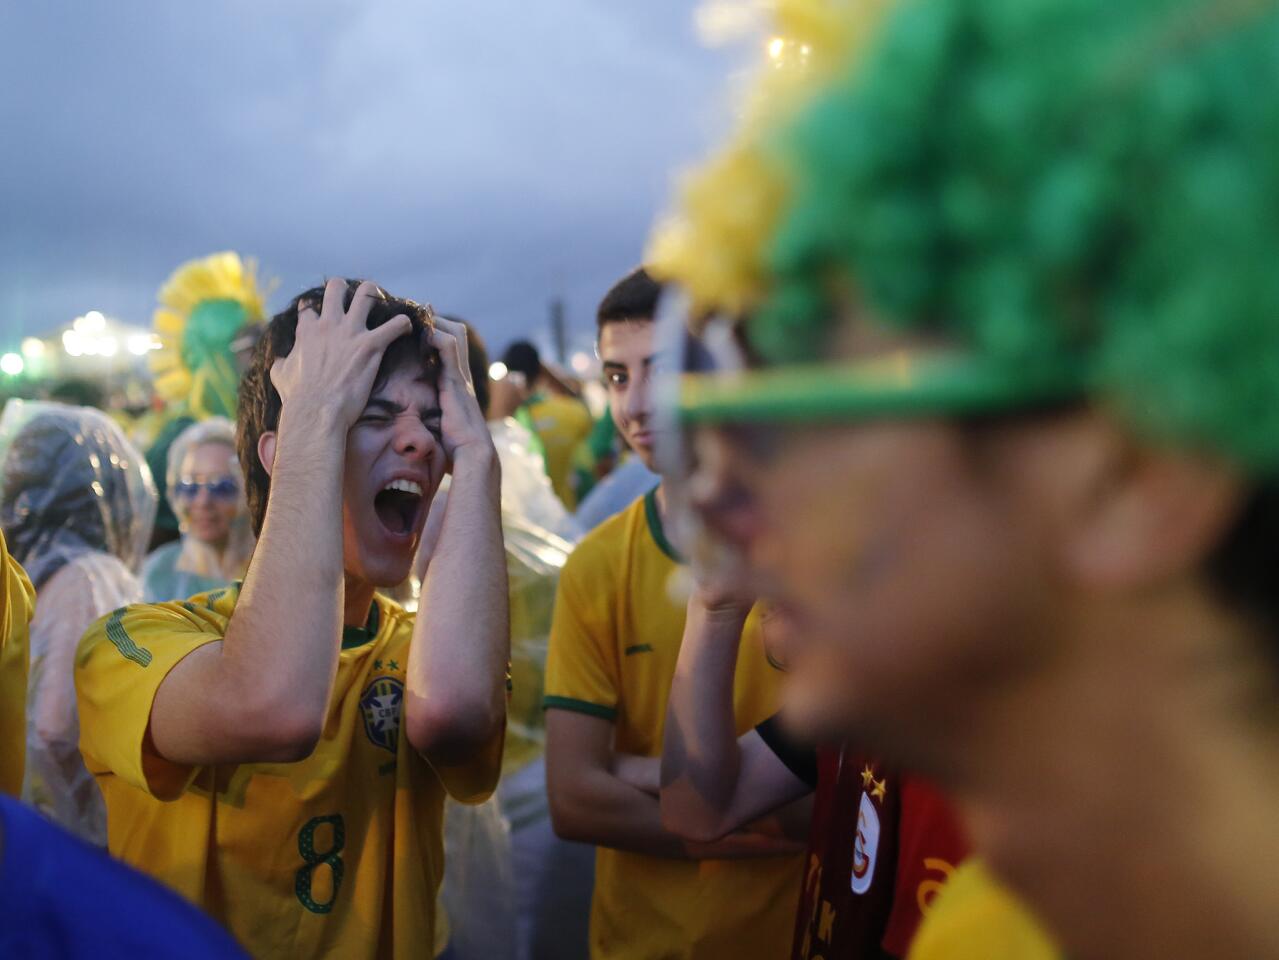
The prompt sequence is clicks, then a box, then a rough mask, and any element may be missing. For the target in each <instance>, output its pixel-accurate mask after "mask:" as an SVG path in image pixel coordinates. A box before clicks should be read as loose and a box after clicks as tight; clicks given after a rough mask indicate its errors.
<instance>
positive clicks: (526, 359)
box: [502, 340, 542, 387]
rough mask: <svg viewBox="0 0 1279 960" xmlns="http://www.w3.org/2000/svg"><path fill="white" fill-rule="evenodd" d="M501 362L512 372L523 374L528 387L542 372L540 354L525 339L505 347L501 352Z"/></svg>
mask: <svg viewBox="0 0 1279 960" xmlns="http://www.w3.org/2000/svg"><path fill="white" fill-rule="evenodd" d="M502 363H504V364H506V369H507V370H510V371H511V372H512V373H520V374H523V375H524V379H525V380H526V381H527V382H528V385H529V386H530V387H531V386H533V381H535V380H536V379H537V378H538V375H539V374H541V372H542V355H541V354H540V353H538V352H537V347H535V346H533V344H531V343H529V342H528V341H527V340H516V341H515V342H514V343H512V344H511V345H510V346H509V347H507V348H506V352H505V353H503V354H502Z"/></svg>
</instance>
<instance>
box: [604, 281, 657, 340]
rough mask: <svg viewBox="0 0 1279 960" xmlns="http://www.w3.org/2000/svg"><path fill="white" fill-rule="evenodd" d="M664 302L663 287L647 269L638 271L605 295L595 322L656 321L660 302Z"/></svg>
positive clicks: (618, 282)
mask: <svg viewBox="0 0 1279 960" xmlns="http://www.w3.org/2000/svg"><path fill="white" fill-rule="evenodd" d="M661 298H662V285H661V284H660V283H658V282H657V281H656V280H654V279H653V278H652V276H650V275H649V272H648V271H647V270H645V269H644V268H643V267H636V268H635V269H634V270H632V271H631V272H630V273H628V274H627V275H626V276H624V277H623V278H622V279H621V280H619V281H617V283H615V284H613V288H612V289H611V290H609V292H608V293H606V294H604V299H603V300H601V301H600V305H599V309H598V310H596V311H595V322H596V324H597V325H598V327H599V329H603V328H604V325H605V324H608V323H619V322H621V321H623V320H652V319H653V318H654V317H656V316H657V302H658V301H659V300H660V299H661Z"/></svg>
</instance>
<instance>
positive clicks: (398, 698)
mask: <svg viewBox="0 0 1279 960" xmlns="http://www.w3.org/2000/svg"><path fill="white" fill-rule="evenodd" d="M403 704H404V684H403V683H401V682H400V681H399V680H397V679H395V677H378V678H377V679H376V680H374V681H373V682H372V683H370V684H369V685H368V687H366V688H365V690H364V694H363V696H361V697H360V712H361V713H362V714H364V732H365V733H366V734H368V737H369V739H370V740H371V741H373V743H374V744H375V745H376V746H379V747H382V748H383V749H386V750H389V751H391V753H395V748H396V746H398V744H399V741H400V711H401V709H402V707H403Z"/></svg>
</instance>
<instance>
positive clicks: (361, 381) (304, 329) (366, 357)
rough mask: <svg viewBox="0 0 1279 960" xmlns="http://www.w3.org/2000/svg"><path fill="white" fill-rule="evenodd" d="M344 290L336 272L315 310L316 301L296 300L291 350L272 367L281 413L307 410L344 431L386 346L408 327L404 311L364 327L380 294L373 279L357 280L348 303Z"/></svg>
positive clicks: (366, 395)
mask: <svg viewBox="0 0 1279 960" xmlns="http://www.w3.org/2000/svg"><path fill="white" fill-rule="evenodd" d="M345 293H346V281H344V280H342V279H341V278H339V277H334V278H333V279H331V280H329V282H328V283H327V284H325V286H324V302H323V303H322V304H321V305H320V308H319V312H318V313H317V312H316V305H315V304H313V303H299V304H298V326H297V336H296V338H295V340H294V344H293V350H292V351H291V352H290V353H289V355H288V356H287V357H281V358H279V359H278V360H276V361H275V363H274V364H273V365H272V367H271V382H272V383H273V384H274V385H275V389H276V390H278V391H279V392H280V401H281V405H282V406H281V410H282V415H283V414H284V413H288V414H295V413H298V412H302V411H305V413H306V415H307V417H308V419H310V418H311V417H315V418H317V419H319V420H320V421H324V420H329V421H330V422H331V423H332V424H333V425H334V426H337V427H339V428H340V429H342V430H343V431H345V430H348V429H350V427H351V425H352V424H354V423H355V421H356V420H357V419H358V418H359V416H360V413H361V412H362V411H363V410H364V405H365V404H366V403H367V402H368V399H369V393H370V391H372V389H373V381H374V379H375V378H376V377H377V371H378V367H379V366H380V365H381V363H382V355H383V354H384V353H385V352H386V348H387V347H388V346H390V344H391V343H392V342H394V341H395V340H397V339H399V338H400V337H402V336H404V335H405V334H406V333H408V332H409V331H410V330H411V329H412V322H411V321H410V320H409V318H408V317H407V316H405V315H404V314H399V315H397V316H395V317H393V318H391V319H390V320H388V321H387V322H386V323H384V324H382V325H381V326H380V327H378V328H376V329H374V330H369V329H368V328H367V326H366V324H367V323H368V317H369V310H370V309H371V308H372V306H373V304H374V302H376V301H377V300H380V299H382V298H383V296H384V294H383V293H382V292H381V290H379V289H378V286H377V284H375V283H369V282H367V281H366V282H364V283H361V284H360V285H359V287H357V288H356V291H355V295H354V296H353V297H352V298H351V306H350V309H346V308H345V307H344V305H343V302H342V301H343V298H344V295H345Z"/></svg>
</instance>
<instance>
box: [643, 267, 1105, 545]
mask: <svg viewBox="0 0 1279 960" xmlns="http://www.w3.org/2000/svg"><path fill="white" fill-rule="evenodd" d="M658 344H659V346H658V352H657V355H658V358H659V359H658V365H657V376H656V381H655V391H656V399H655V405H656V410H655V417H656V420H657V424H658V430H657V431H656V435H657V456H658V462H659V468H660V470H661V472H662V474H663V477H664V478H665V480H666V489H667V499H668V504H669V506H668V513H669V514H670V517H669V518H668V523H669V525H670V526H671V527H672V531H673V536H674V538H675V542H676V543H677V545H679V546H680V547H681V548H682V549H683V550H685V551H686V552H687V555H688V556H690V557H691V558H692V559H693V561H694V563H695V565H696V564H697V563H698V560H699V558H701V559H702V560H703V561H706V560H709V561H711V562H714V563H716V564H719V563H720V562H722V561H723V560H724V558H725V555H724V551H723V550H722V549H721V548H720V547H719V546H718V545H716V544H714V543H713V542H712V541H713V539H714V538H713V537H711V536H710V534H709V531H708V529H707V528H706V526H705V525H704V523H703V522H702V519H703V518H701V517H700V516H699V515H698V514H699V509H698V497H697V495H696V493H695V488H696V487H697V486H698V482H697V474H698V469H699V463H698V449H699V442H698V438H699V434H704V433H705V432H707V431H714V430H716V429H719V428H734V429H735V430H737V431H738V432H739V433H740V431H741V429H742V428H745V429H747V430H749V429H751V428H752V427H754V428H759V429H761V430H762V429H765V428H766V429H767V430H768V432H769V433H771V434H772V435H773V436H775V437H777V436H781V437H784V436H785V435H786V434H787V433H788V432H791V431H792V430H799V429H800V428H803V427H808V426H815V425H821V424H836V423H855V422H859V421H872V420H885V419H910V418H931V417H943V418H955V419H970V418H974V417H985V416H992V415H995V416H997V415H1001V414H1006V413H1007V414H1012V413H1018V412H1024V411H1028V410H1036V409H1044V408H1050V407H1053V406H1059V405H1062V404H1066V403H1070V402H1072V401H1074V400H1077V399H1078V398H1079V397H1081V396H1083V395H1085V394H1086V393H1088V385H1089V383H1090V381H1091V377H1090V376H1089V374H1088V369H1087V366H1086V365H1085V364H1084V363H1083V362H1082V361H1078V360H1076V359H1074V358H1068V357H1066V356H1058V357H1054V358H1051V359H1050V360H1047V361H1043V362H1027V361H1026V360H1024V359H1022V360H1020V361H1019V362H1016V363H1012V362H1009V361H1006V360H998V359H993V358H990V357H987V356H983V355H981V354H977V353H974V352H972V351H965V350H962V349H955V348H935V347H931V348H920V347H903V348H900V349H890V350H888V351H886V352H879V353H876V354H875V355H874V356H870V357H867V358H865V359H861V360H844V361H840V362H831V363H824V364H805V365H787V366H776V367H770V366H767V365H766V362H765V364H760V363H758V362H752V361H751V358H750V357H749V356H748V354H747V351H746V349H745V348H744V347H743V345H742V341H741V338H740V336H739V333H738V325H737V323H735V322H734V321H732V320H730V319H728V318H721V317H716V318H711V319H709V320H706V321H704V322H699V323H697V324H692V323H690V315H689V311H688V308H687V301H686V299H685V298H684V297H682V296H681V295H680V294H679V293H678V292H675V293H668V294H667V295H666V296H665V297H664V298H663V303H662V306H661V309H660V310H659V313H658Z"/></svg>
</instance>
